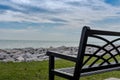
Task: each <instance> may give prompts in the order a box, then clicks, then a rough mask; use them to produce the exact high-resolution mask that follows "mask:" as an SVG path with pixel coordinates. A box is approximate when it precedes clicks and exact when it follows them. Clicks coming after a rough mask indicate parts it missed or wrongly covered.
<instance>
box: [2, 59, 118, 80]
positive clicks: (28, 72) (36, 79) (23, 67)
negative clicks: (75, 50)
mask: <svg viewBox="0 0 120 80" xmlns="http://www.w3.org/2000/svg"><path fill="white" fill-rule="evenodd" d="M73 65H74V64H73V63H71V62H69V61H65V60H57V61H56V67H57V68H60V67H67V66H73ZM109 77H116V78H120V71H112V72H106V73H102V74H97V75H91V76H86V77H82V78H81V80H104V79H105V78H109ZM0 80H48V61H42V62H20V63H13V62H7V63H3V62H0ZM56 80H66V79H63V78H60V77H56Z"/></svg>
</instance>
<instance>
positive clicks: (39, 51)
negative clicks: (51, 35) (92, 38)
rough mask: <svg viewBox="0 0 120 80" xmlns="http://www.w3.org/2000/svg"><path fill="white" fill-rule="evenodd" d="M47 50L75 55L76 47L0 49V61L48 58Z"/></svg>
mask: <svg viewBox="0 0 120 80" xmlns="http://www.w3.org/2000/svg"><path fill="white" fill-rule="evenodd" d="M48 50H52V51H57V52H60V53H61V54H66V55H76V54H77V52H78V47H66V46H60V47H49V48H32V47H27V48H13V49H0V61H2V62H23V61H25V62H29V61H43V60H48V56H46V52H47V51H48Z"/></svg>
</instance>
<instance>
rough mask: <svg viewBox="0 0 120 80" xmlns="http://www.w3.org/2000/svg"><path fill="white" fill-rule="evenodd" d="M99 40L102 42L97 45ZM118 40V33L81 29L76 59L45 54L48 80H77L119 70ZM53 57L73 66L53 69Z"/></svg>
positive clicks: (119, 38)
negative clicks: (66, 61)
mask: <svg viewBox="0 0 120 80" xmlns="http://www.w3.org/2000/svg"><path fill="white" fill-rule="evenodd" d="M99 40H100V41H102V42H100V43H99ZM119 40H120V32H112V31H102V30H93V29H90V28H89V27H86V26H85V27H83V30H82V34H81V39H80V44H79V50H78V54H77V56H76V57H73V56H69V55H63V54H60V53H57V52H53V51H48V52H47V55H48V56H49V80H54V76H55V75H57V76H61V77H63V78H66V79H69V80H79V79H80V77H82V76H87V75H92V74H96V73H102V72H108V71H113V70H118V69H120V62H119V61H120V45H119V43H120V41H119ZM95 42H96V43H95ZM55 57H57V58H62V59H66V60H70V61H72V62H75V66H74V67H69V68H61V69H55ZM61 65H62V64H61Z"/></svg>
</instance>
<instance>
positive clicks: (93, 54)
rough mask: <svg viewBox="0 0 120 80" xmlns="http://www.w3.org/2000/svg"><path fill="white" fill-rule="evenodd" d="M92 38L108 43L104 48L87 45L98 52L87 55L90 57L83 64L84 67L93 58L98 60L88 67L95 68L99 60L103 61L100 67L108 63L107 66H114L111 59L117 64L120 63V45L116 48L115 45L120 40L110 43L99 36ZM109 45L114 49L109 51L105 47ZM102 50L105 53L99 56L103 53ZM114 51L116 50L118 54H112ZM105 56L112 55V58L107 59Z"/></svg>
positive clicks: (86, 54)
mask: <svg viewBox="0 0 120 80" xmlns="http://www.w3.org/2000/svg"><path fill="white" fill-rule="evenodd" d="M90 37H93V38H97V39H100V40H102V41H104V42H106V43H105V44H104V45H103V46H99V45H95V44H87V46H88V47H93V48H97V50H96V51H94V52H93V53H92V54H89V53H85V56H88V58H87V59H86V60H85V61H84V62H83V66H84V65H86V64H87V62H88V61H89V60H90V59H91V58H93V57H95V58H96V59H95V60H94V61H93V62H92V63H90V64H89V66H88V67H93V66H94V65H96V63H97V62H98V61H99V60H102V61H101V62H100V63H99V65H98V66H103V65H104V64H106V63H107V65H110V64H113V63H111V62H110V60H111V59H112V60H113V62H114V63H115V64H118V63H119V62H118V59H117V58H116V56H118V55H119V56H120V51H119V50H118V48H120V45H119V46H116V45H114V44H113V43H114V42H116V41H119V40H120V38H117V39H114V40H112V41H109V40H107V39H105V38H103V37H101V36H98V35H90ZM109 45H110V46H112V48H111V49H110V50H107V49H106V48H105V47H107V46H109ZM101 50H102V51H104V53H102V54H101V55H98V53H99V51H101ZM113 50H115V52H116V54H115V53H114V54H113V52H112V51H113ZM105 55H110V56H109V57H108V58H107V59H106V58H105Z"/></svg>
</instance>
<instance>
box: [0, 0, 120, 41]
mask: <svg viewBox="0 0 120 80" xmlns="http://www.w3.org/2000/svg"><path fill="white" fill-rule="evenodd" d="M83 26H90V27H91V28H93V29H101V30H112V31H120V0H0V39H8V40H9V39H10V40H55V41H56V40H59V41H63V40H65V41H71V40H72V41H73V40H74V41H78V40H79V38H80V34H81V30H82V27H83Z"/></svg>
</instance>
